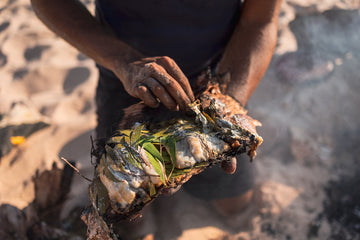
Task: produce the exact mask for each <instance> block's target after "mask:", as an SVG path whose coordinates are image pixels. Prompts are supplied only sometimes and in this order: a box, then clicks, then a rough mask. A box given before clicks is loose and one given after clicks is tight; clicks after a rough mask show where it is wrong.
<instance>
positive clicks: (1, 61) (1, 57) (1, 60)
mask: <svg viewBox="0 0 360 240" xmlns="http://www.w3.org/2000/svg"><path fill="white" fill-rule="evenodd" d="M6 63H7V56H6V55H5V54H4V53H3V52H2V51H1V49H0V67H3V66H5V65H6Z"/></svg>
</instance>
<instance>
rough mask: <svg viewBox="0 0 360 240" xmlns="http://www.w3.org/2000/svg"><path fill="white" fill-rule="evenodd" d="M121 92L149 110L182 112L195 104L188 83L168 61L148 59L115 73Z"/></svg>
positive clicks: (116, 70)
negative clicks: (127, 94)
mask: <svg viewBox="0 0 360 240" xmlns="http://www.w3.org/2000/svg"><path fill="white" fill-rule="evenodd" d="M114 72H115V74H116V75H118V77H119V78H120V80H121V81H122V83H123V85H124V88H125V90H126V91H127V92H128V93H129V94H130V95H131V96H133V97H137V98H140V99H141V100H143V101H144V103H145V104H146V105H147V106H149V107H152V108H156V107H158V106H159V103H160V102H161V103H162V104H164V105H165V107H167V108H168V109H170V110H172V111H178V110H179V108H180V109H181V110H186V109H187V108H188V104H190V103H191V102H193V101H194V100H195V98H194V94H193V92H192V90H191V86H190V84H189V81H188V79H187V78H186V76H185V75H184V73H183V72H182V71H181V69H180V68H179V67H178V65H177V64H176V63H175V61H174V60H173V59H171V58H169V57H166V56H164V57H149V58H142V59H140V60H138V61H134V62H131V63H129V64H127V65H126V66H122V67H121V68H119V69H115V71H114Z"/></svg>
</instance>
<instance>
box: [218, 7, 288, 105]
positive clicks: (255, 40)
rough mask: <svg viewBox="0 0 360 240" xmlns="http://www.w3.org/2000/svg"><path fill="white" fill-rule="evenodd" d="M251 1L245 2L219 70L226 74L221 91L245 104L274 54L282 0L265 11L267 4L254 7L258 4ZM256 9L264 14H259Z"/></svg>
mask: <svg viewBox="0 0 360 240" xmlns="http://www.w3.org/2000/svg"><path fill="white" fill-rule="evenodd" d="M257 1H262V0H257ZM249 2H250V4H248V5H246V3H247V2H245V4H244V5H245V6H244V9H243V12H242V13H243V14H242V16H241V18H240V20H239V23H238V25H237V26H236V28H235V30H234V33H233V35H232V37H231V39H230V41H229V44H228V45H227V48H226V50H225V53H224V55H223V58H222V60H221V61H220V63H219V67H218V73H219V74H225V76H224V77H223V79H222V83H221V86H222V90H223V91H225V92H226V93H227V94H229V95H231V96H233V97H235V98H236V99H237V100H238V101H239V102H240V103H241V104H243V105H245V104H246V102H247V100H248V99H249V98H250V96H251V94H252V93H253V91H254V90H255V88H256V87H257V85H258V83H259V82H260V80H261V78H262V77H263V75H264V73H265V71H266V69H267V67H268V65H269V63H270V60H271V57H272V55H273V52H274V49H275V45H276V37H277V16H278V12H279V8H280V2H281V1H276V0H273V1H272V2H273V4H270V3H269V2H271V1H269V2H268V3H269V5H268V11H266V9H265V10H264V5H262V7H261V8H260V7H259V8H258V9H257V8H256V7H253V6H251V4H253V5H254V4H256V3H254V2H252V1H249ZM256 10H258V11H264V13H262V14H259V13H258V14H256V12H257V11H256ZM265 13H267V15H266V14H265ZM259 16H261V17H259Z"/></svg>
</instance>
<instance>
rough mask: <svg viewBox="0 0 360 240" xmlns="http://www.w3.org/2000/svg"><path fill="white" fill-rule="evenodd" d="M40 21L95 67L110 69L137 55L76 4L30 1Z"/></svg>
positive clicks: (55, 0)
mask: <svg viewBox="0 0 360 240" xmlns="http://www.w3.org/2000/svg"><path fill="white" fill-rule="evenodd" d="M31 3H32V6H33V9H34V11H35V13H36V14H37V16H38V17H39V18H40V20H41V21H42V22H43V23H44V24H45V25H46V26H47V27H49V28H50V29H51V30H52V31H53V32H55V33H56V34H57V35H59V36H60V37H62V38H63V39H64V40H65V41H67V42H68V43H69V44H71V45H72V46H74V47H75V48H77V49H78V50H79V51H81V52H82V53H84V54H85V55H87V56H89V57H90V58H92V59H94V60H95V61H96V62H97V63H99V64H101V65H103V66H105V67H107V68H109V69H113V68H114V67H115V66H114V65H115V64H117V65H119V64H118V63H117V62H118V61H122V60H126V61H131V60H132V58H134V59H135V58H138V57H139V56H140V53H138V52H137V51H136V50H134V49H132V48H131V47H129V46H128V45H127V44H125V43H124V42H122V41H120V40H118V39H117V38H116V36H115V35H114V34H113V33H112V32H111V31H110V30H109V29H106V28H105V27H104V26H102V25H101V24H100V23H99V22H98V21H97V20H96V19H95V18H94V16H92V15H91V14H90V12H89V11H88V10H87V9H86V8H85V6H84V5H83V4H81V3H80V2H79V1H77V0H31Z"/></svg>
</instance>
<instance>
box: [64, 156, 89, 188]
mask: <svg viewBox="0 0 360 240" xmlns="http://www.w3.org/2000/svg"><path fill="white" fill-rule="evenodd" d="M60 159H61V160H63V161H64V162H65V163H66V164H67V165H69V166H70V167H71V168H72V169H74V171H75V172H76V173H77V174H79V176H80V177H82V178H84V179H85V180H87V181H89V182H92V180H91V179H90V178H87V177H85V176H84V175H82V174H81V173H80V171H79V169H77V168H76V167H75V166H74V165H72V164H71V163H70V162H69V161H68V160H66V159H65V158H63V157H61V158H60Z"/></svg>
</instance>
